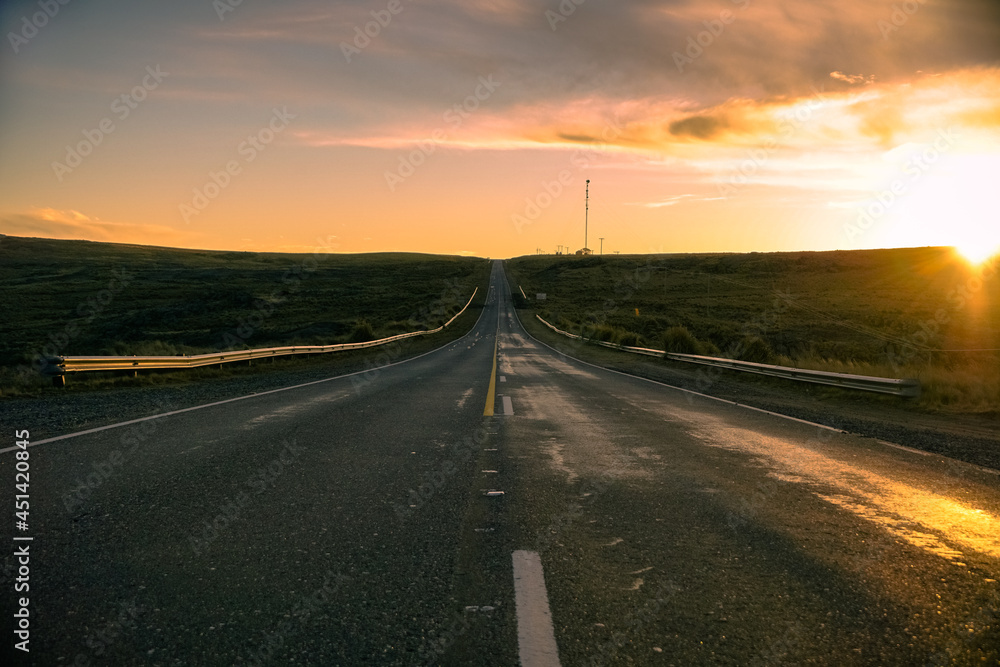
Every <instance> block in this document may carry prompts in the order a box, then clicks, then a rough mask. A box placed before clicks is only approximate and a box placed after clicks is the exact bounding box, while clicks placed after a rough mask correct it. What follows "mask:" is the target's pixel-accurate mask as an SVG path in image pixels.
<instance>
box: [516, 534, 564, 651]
mask: <svg viewBox="0 0 1000 667" xmlns="http://www.w3.org/2000/svg"><path fill="white" fill-rule="evenodd" d="M512 559H513V562H514V602H515V606H516V608H517V650H518V654H519V656H520V658H521V665H522V667H559V647H558V646H557V645H556V635H555V631H554V630H553V629H552V612H550V611H549V595H548V593H547V592H546V591H545V574H544V572H543V571H542V559H541V557H540V556H539V555H538V552H536V551H515V552H514V553H513V556H512Z"/></svg>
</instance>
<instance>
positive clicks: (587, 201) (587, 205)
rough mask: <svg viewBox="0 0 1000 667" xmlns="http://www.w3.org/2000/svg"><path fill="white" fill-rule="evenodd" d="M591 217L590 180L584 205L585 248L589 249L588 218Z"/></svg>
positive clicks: (588, 180)
mask: <svg viewBox="0 0 1000 667" xmlns="http://www.w3.org/2000/svg"><path fill="white" fill-rule="evenodd" d="M589 217H590V179H589V178H588V179H587V197H586V199H584V205H583V247H584V248H587V247H588V246H587V223H588V222H589V221H588V220H587V218H589Z"/></svg>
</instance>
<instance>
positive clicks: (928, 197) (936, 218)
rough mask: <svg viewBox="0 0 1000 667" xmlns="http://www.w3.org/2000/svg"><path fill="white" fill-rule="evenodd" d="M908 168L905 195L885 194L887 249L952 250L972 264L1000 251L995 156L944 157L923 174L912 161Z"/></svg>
mask: <svg viewBox="0 0 1000 667" xmlns="http://www.w3.org/2000/svg"><path fill="white" fill-rule="evenodd" d="M903 166H904V167H906V168H904V169H903V170H902V171H901V172H900V173H903V174H907V178H906V179H901V180H900V183H901V185H902V187H901V188H900V194H899V195H897V196H895V197H893V198H889V197H887V196H885V195H884V193H883V195H884V196H883V199H884V201H885V202H887V205H886V215H885V220H884V222H885V223H886V224H885V225H884V233H885V236H884V237H882V238H881V239H880V240H881V241H883V243H884V245H886V246H888V247H914V246H928V245H933V246H952V247H954V248H955V250H956V252H958V253H959V254H960V255H961V256H962V257H964V258H965V259H966V260H967V261H968V262H970V263H971V264H979V263H981V262H983V261H985V260H987V259H989V258H990V257H992V256H994V255H996V254H997V253H1000V224H998V222H997V217H996V204H995V201H994V199H993V189H992V183H991V182H990V181H991V180H992V175H993V174H994V173H995V170H996V169H997V167H998V160H997V158H996V157H995V156H981V155H980V156H969V155H949V156H943V157H942V159H940V160H939V161H938V162H937V163H936V164H934V165H927V166H925V167H924V168H923V169H922V170H917V169H915V168H914V167H913V163H912V162H907V163H905V164H904V165H903ZM911 174H912V176H911ZM880 231H882V230H879V229H876V230H875V233H876V234H878V233H879V232H880Z"/></svg>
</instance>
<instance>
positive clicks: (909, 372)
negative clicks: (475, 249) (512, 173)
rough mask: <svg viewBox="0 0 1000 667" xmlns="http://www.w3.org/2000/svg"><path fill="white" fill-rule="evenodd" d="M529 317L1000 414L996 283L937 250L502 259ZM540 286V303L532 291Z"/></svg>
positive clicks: (989, 272) (987, 273) (989, 268)
mask: <svg viewBox="0 0 1000 667" xmlns="http://www.w3.org/2000/svg"><path fill="white" fill-rule="evenodd" d="M507 265H508V275H509V276H510V280H511V283H512V288H513V290H514V291H515V292H516V293H517V294H518V295H519V294H520V292H519V289H518V288H519V287H520V288H521V289H523V290H524V292H525V293H526V294H527V295H528V297H529V301H528V302H527V304H526V305H529V306H530V311H531V312H530V313H529V315H530V316H533V314H534V313H536V312H537V313H538V314H540V315H542V317H544V318H546V319H547V320H548V321H550V322H552V323H553V324H556V325H557V326H560V327H561V328H564V329H569V330H573V331H575V332H582V333H585V334H586V335H588V336H590V337H595V338H600V339H603V340H611V341H615V342H623V343H626V344H632V345H641V346H648V347H655V348H658V349H665V348H666V349H671V350H672V351H677V352H693V353H703V354H710V355H716V356H727V357H732V358H743V359H747V360H751V361H760V362H767V363H778V364H782V365H791V366H799V367H803V368H814V369H819V370H833V371H839V372H849V373H859V374H867V375H880V376H886V377H918V378H920V379H921V380H922V381H923V383H924V386H925V396H924V398H922V399H921V401H922V402H923V404H924V405H926V406H932V407H933V406H937V407H949V406H950V407H951V408H953V409H957V410H963V411H964V410H967V411H973V412H991V411H998V410H1000V379H998V377H1000V372H998V371H1000V356H998V354H997V353H996V352H972V351H961V352H958V351H952V350H979V349H996V348H1000V279H998V276H997V272H996V268H1000V266H997V262H996V260H994V264H989V265H986V266H981V267H975V268H974V267H971V266H970V265H969V264H968V263H967V262H965V261H964V260H963V259H961V258H960V257H957V256H956V255H955V254H954V252H953V251H952V250H951V249H948V248H909V249H888V250H858V251H836V252H792V253H750V254H743V255H738V254H703V255H647V256H625V255H615V256H607V255H606V256H603V257H599V256H590V257H575V256H574V257H566V256H563V257H554V256H528V257H520V258H516V259H512V260H509V261H508V263H507ZM537 293H545V294H546V297H547V298H546V300H545V301H538V300H535V296H536V295H537Z"/></svg>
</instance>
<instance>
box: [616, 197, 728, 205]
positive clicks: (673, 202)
mask: <svg viewBox="0 0 1000 667" xmlns="http://www.w3.org/2000/svg"><path fill="white" fill-rule="evenodd" d="M723 199H725V197H698V196H697V195H692V194H683V195H677V196H674V197H667V198H666V199H663V200H660V201H652V202H630V203H628V204H627V206H643V207H645V208H664V207H666V206H674V205H676V204H680V203H681V202H682V201H688V202H696V201H721V200H723Z"/></svg>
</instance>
